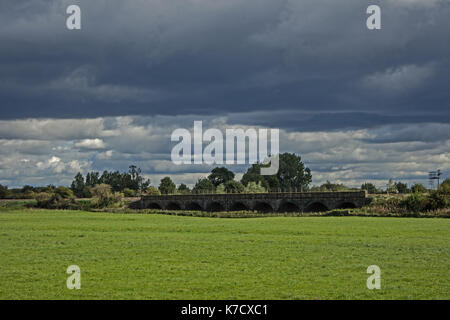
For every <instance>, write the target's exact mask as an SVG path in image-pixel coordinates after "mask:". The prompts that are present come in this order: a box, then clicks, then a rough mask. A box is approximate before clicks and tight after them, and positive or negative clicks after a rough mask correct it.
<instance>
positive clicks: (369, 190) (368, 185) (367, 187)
mask: <svg viewBox="0 0 450 320" xmlns="http://www.w3.org/2000/svg"><path fill="white" fill-rule="evenodd" d="M361 190H366V191H367V193H371V194H374V193H378V189H377V187H376V186H375V185H374V184H373V183H370V182H366V183H363V184H362V185H361Z"/></svg>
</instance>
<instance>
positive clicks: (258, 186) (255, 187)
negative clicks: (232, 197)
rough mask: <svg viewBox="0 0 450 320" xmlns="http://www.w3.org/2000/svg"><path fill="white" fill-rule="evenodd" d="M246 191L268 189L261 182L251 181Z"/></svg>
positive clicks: (253, 191)
mask: <svg viewBox="0 0 450 320" xmlns="http://www.w3.org/2000/svg"><path fill="white" fill-rule="evenodd" d="M244 192H245V193H266V192H267V190H266V188H264V187H263V186H262V185H261V182H258V183H256V182H254V181H250V182H249V183H248V184H247V186H246V187H244Z"/></svg>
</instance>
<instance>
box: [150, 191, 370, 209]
mask: <svg viewBox="0 0 450 320" xmlns="http://www.w3.org/2000/svg"><path fill="white" fill-rule="evenodd" d="M366 202H367V198H366V192H365V191H344V192H292V193H290V192H283V193H252V194H247V193H239V194H190V195H149V196H143V197H142V198H141V207H142V208H160V209H169V210H209V211H230V210H232V211H239V210H253V211H281V212H286V211H326V210H330V209H335V208H347V207H348V208H357V207H362V206H363V205H364V204H366Z"/></svg>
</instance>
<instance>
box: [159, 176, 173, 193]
mask: <svg viewBox="0 0 450 320" xmlns="http://www.w3.org/2000/svg"><path fill="white" fill-rule="evenodd" d="M176 188H177V187H176V185H175V183H173V181H172V179H170V178H169V177H165V178H163V179H161V183H160V184H159V188H158V189H159V191H160V192H161V194H174V193H175V190H176Z"/></svg>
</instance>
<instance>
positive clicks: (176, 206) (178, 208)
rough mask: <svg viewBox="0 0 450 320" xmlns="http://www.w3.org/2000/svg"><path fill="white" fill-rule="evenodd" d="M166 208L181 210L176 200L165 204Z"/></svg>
mask: <svg viewBox="0 0 450 320" xmlns="http://www.w3.org/2000/svg"><path fill="white" fill-rule="evenodd" d="M166 210H181V206H180V204H179V203H177V202H169V204H168V205H167V206H166Z"/></svg>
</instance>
